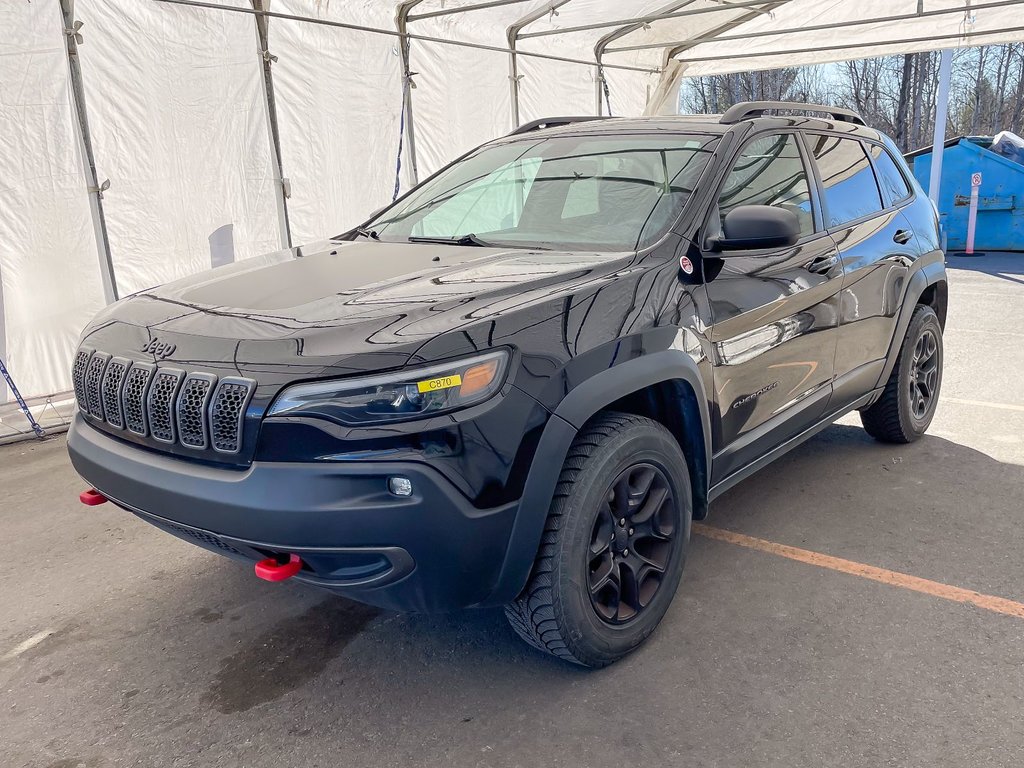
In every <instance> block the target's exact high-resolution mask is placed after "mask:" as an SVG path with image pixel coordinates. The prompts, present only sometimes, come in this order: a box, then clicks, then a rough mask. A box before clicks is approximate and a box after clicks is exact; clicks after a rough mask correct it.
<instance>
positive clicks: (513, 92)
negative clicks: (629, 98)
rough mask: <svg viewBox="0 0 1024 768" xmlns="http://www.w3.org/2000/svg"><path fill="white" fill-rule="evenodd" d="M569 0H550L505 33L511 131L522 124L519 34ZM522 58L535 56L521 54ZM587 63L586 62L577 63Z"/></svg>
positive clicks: (569, 0)
mask: <svg viewBox="0 0 1024 768" xmlns="http://www.w3.org/2000/svg"><path fill="white" fill-rule="evenodd" d="M568 2H571V0H551V2H550V3H548V4H547V5H545V6H544V7H543V8H538V9H537V10H535V11H531V12H530V13H528V14H526V15H525V16H523V17H521V18H520V19H519V20H518V21H516V22H515V23H514V24H512V25H510V26H509V28H508V29H507V30H506V31H505V37H506V39H507V40H508V55H509V61H508V71H509V95H510V96H511V99H512V129H513V130H515V129H516V128H518V127H519V124H520V123H521V122H522V118H521V117H520V114H519V81H520V80H522V79H523V77H522V75H520V74H519V60H518V57H519V54H520V52H519V51H518V50H517V48H516V44H517V43H518V42H519V33H520V32H522V31H523V29H525V28H526V27H528V26H529V25H530V24H533V22H535V21H537V20H538V19H543V18H544V17H545V16H547V15H548V14H553V13H555V12H556V11H557V10H558V9H559V8H561V7H562V6H563V5H565V4H566V3H568ZM523 55H524V56H528V55H536V54H527V53H523ZM561 60H562V61H568V59H561ZM579 63H588V62H579Z"/></svg>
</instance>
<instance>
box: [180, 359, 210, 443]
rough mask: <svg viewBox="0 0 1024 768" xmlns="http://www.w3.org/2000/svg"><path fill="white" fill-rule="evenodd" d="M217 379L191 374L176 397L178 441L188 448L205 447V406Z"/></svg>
mask: <svg viewBox="0 0 1024 768" xmlns="http://www.w3.org/2000/svg"><path fill="white" fill-rule="evenodd" d="M216 383H217V377H216V376H213V375H212V374H209V373H192V374H189V375H188V377H186V379H185V383H184V384H183V385H182V386H181V394H180V395H178V404H177V406H176V411H177V413H176V416H177V419H178V439H179V440H181V444H182V445H187V446H188V447H189V448H205V447H206V443H207V440H206V406H207V404H208V403H209V402H210V393H211V392H213V385H214V384H216Z"/></svg>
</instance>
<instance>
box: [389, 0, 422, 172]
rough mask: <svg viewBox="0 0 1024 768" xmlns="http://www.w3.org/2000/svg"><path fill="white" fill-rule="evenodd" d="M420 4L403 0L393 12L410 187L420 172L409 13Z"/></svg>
mask: <svg viewBox="0 0 1024 768" xmlns="http://www.w3.org/2000/svg"><path fill="white" fill-rule="evenodd" d="M421 2H423V0H403V2H401V3H399V5H398V10H397V11H396V12H395V27H396V28H397V29H398V34H399V35H400V36H401V38H400V41H399V46H398V49H399V52H400V54H401V57H402V103H403V105H404V109H405V134H406V139H407V144H406V146H407V147H408V153H409V178H410V180H411V182H412V186H416V185H417V184H419V183H420V171H419V166H418V164H417V161H416V122H415V120H414V118H413V110H412V89H413V87H414V85H413V81H412V76H413V75H414V74H415V73H414V72H413V71H412V70H411V69H410V61H411V54H412V40H411V39H410V37H409V11H411V10H412V9H413V8H415V7H416V6H417V5H419V4H420V3H421Z"/></svg>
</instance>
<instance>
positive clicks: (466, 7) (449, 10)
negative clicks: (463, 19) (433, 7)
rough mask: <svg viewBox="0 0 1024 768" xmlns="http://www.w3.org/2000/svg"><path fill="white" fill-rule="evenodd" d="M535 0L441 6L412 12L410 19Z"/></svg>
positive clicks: (494, 1)
mask: <svg viewBox="0 0 1024 768" xmlns="http://www.w3.org/2000/svg"><path fill="white" fill-rule="evenodd" d="M531 2H533V0H489V2H483V3H473V4H472V5H463V6H460V7H458V8H441V9H440V10H437V11H424V12H423V13H412V14H409V17H408V18H409V21H419V20H420V19H433V18H435V17H437V16H452V15H454V14H459V13H469V12H470V11H482V10H485V9H487V8H500V7H501V6H503V5H518V4H519V3H531Z"/></svg>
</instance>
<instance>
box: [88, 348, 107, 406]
mask: <svg viewBox="0 0 1024 768" xmlns="http://www.w3.org/2000/svg"><path fill="white" fill-rule="evenodd" d="M108 360H110V355H108V354H107V353H106V352H93V355H92V358H91V359H90V360H89V365H88V367H87V368H86V369H85V402H86V405H87V406H88V411H89V414H90V415H92V416H95V417H96V418H97V419H102V418H103V398H102V396H101V394H100V384H101V383H102V381H103V372H104V371H105V370H106V368H107V361H108Z"/></svg>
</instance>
